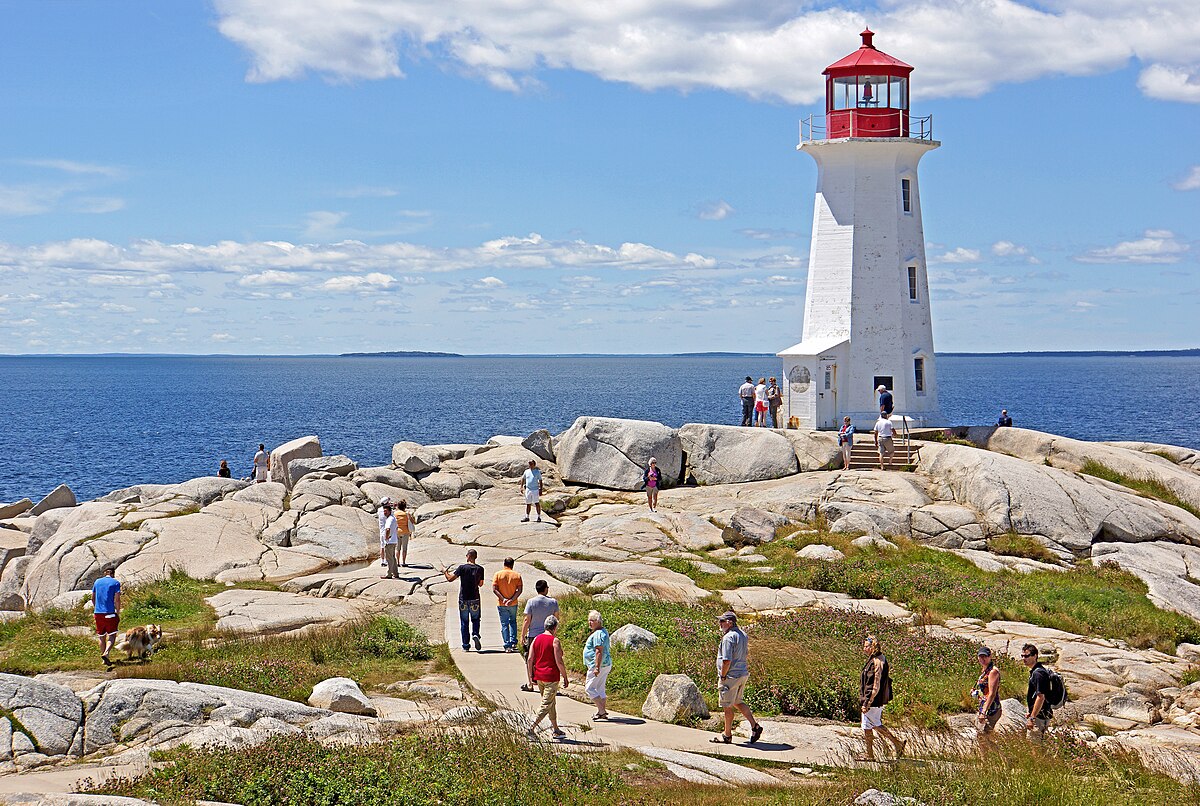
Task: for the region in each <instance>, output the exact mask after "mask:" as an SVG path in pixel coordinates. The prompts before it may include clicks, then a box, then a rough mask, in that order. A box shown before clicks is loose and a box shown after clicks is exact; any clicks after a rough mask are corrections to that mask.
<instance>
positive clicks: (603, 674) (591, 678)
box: [583, 663, 612, 700]
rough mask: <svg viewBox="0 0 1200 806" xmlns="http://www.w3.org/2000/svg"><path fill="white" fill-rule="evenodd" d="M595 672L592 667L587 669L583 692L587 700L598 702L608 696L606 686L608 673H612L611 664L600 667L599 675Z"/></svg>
mask: <svg viewBox="0 0 1200 806" xmlns="http://www.w3.org/2000/svg"><path fill="white" fill-rule="evenodd" d="M595 671H596V669H595V667H593V666H589V667H588V668H587V676H586V678H585V683H584V687H583V690H584V693H586V694H587V695H588V699H589V700H599V699H603V698H604V697H607V696H608V693H607V691H606V685H607V683H608V673H609V672H611V671H612V664H611V663H610V664H609V665H608V666H601V667H600V674H596V673H595Z"/></svg>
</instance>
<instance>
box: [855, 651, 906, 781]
mask: <svg viewBox="0 0 1200 806" xmlns="http://www.w3.org/2000/svg"><path fill="white" fill-rule="evenodd" d="M863 654H864V655H866V656H867V662H866V663H864V664H863V668H862V675H861V677H860V678H859V685H858V704H859V706H860V710H861V711H862V729H863V739H865V740H866V743H867V752H866V754H865V755H864V756H862V757H861V760H863V761H874V760H875V732H876V731H879V735H880V736H882V737H883V738H884V739H885V740H886V741H889V742H891V743H892V747H893V748H895V750H896V756H897V758H898V757H900V756H902V755H904V742H903V741H901V740H900V739H898V738H897V737H896V735H895V734H894V733H892V732H891V731H890V730H888V729H887V728H885V727H884V726H883V706H885V705H887V704H888V703H889V702H891V701H892V675H891V670H890V669H889V668H888V659H887V656H886V655H884V654H883V647H882V646H880V644H879V639H878V638H876V637H875V636H873V635H868V636H867V637H866V639H865V640H864V641H863Z"/></svg>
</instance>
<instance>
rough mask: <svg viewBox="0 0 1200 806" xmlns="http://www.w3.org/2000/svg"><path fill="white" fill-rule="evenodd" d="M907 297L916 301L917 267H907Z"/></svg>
mask: <svg viewBox="0 0 1200 806" xmlns="http://www.w3.org/2000/svg"><path fill="white" fill-rule="evenodd" d="M908 298H909V300H911V301H912V302H916V301H917V267H916V266H909V267H908Z"/></svg>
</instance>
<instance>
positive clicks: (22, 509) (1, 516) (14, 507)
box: [0, 498, 33, 521]
mask: <svg viewBox="0 0 1200 806" xmlns="http://www.w3.org/2000/svg"><path fill="white" fill-rule="evenodd" d="M31 509H33V502H32V501H30V500H29V499H28V498H22V499H21V500H20V501H14V502H13V503H11V504H0V521H6V520H8V519H9V518H15V517H17V516H18V515H24V514H25V513H26V512H28V511H29V510H31Z"/></svg>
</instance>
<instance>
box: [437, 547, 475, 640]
mask: <svg viewBox="0 0 1200 806" xmlns="http://www.w3.org/2000/svg"><path fill="white" fill-rule="evenodd" d="M478 556H479V552H477V551H476V550H475V549H470V550H469V551H467V561H466V562H465V563H463V564H462V565H460V566H459V567H458V568H455V569H454V570H453V571H451V570H450V569H449V568H444V569H442V575H443V576H445V577H446V581H447V582H453V581H454V580H456V579H457V580H458V627H459V631H460V632H461V634H462V648H463V652H470V651H471V645H470V641H471V640H474V642H475V651H476V652H478V651H479V650H481V649H483V646H482V645H481V644H480V642H479V616H480V601H479V589H480V588H481V587H483V566H482V565H478V564H477V563H476V562H475V558H476V557H478Z"/></svg>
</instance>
